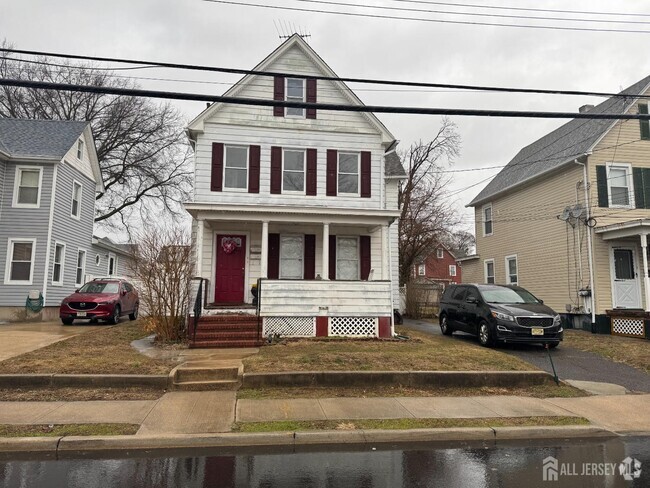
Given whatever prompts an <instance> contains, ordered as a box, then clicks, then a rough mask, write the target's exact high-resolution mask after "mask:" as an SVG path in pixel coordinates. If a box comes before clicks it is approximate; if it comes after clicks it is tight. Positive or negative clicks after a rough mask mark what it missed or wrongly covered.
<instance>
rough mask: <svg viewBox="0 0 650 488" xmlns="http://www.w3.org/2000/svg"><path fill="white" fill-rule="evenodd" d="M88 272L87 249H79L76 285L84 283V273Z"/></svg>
mask: <svg viewBox="0 0 650 488" xmlns="http://www.w3.org/2000/svg"><path fill="white" fill-rule="evenodd" d="M85 274H86V251H84V250H83V249H79V251H78V252H77V273H76V275H75V281H74V283H75V285H77V286H81V285H83V284H84V275H85Z"/></svg>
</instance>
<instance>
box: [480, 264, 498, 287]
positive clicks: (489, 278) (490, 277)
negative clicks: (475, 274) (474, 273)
mask: <svg viewBox="0 0 650 488" xmlns="http://www.w3.org/2000/svg"><path fill="white" fill-rule="evenodd" d="M483 267H484V272H485V283H487V284H494V283H496V276H495V273H494V259H486V260H485V261H484V262H483Z"/></svg>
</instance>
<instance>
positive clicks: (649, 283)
mask: <svg viewBox="0 0 650 488" xmlns="http://www.w3.org/2000/svg"><path fill="white" fill-rule="evenodd" d="M641 253H642V254H643V288H645V311H646V312H650V276H648V234H641Z"/></svg>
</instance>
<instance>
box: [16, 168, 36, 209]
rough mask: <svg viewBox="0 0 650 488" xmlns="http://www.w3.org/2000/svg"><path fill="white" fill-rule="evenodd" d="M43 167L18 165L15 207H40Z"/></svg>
mask: <svg viewBox="0 0 650 488" xmlns="http://www.w3.org/2000/svg"><path fill="white" fill-rule="evenodd" d="M42 182H43V168H40V167H38V166H17V167H16V178H15V181H14V200H13V206H14V207H25V208H39V207H40V205H41V185H42Z"/></svg>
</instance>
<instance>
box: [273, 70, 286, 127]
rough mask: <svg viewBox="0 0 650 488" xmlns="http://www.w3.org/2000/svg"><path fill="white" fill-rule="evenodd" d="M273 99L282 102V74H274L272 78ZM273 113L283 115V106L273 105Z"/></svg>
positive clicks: (277, 115)
mask: <svg viewBox="0 0 650 488" xmlns="http://www.w3.org/2000/svg"><path fill="white" fill-rule="evenodd" d="M273 100H278V101H281V102H284V76H276V77H275V78H274V79H273ZM273 115H275V116H276V117H284V107H278V106H274V107H273Z"/></svg>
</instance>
